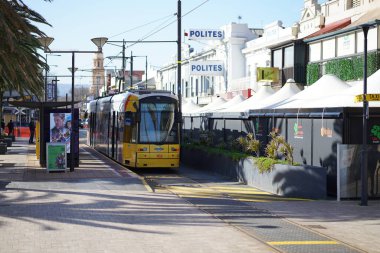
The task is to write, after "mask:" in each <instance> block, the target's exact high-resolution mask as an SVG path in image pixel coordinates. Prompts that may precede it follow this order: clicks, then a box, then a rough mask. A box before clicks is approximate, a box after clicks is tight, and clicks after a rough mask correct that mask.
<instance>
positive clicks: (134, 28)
mask: <svg viewBox="0 0 380 253" xmlns="http://www.w3.org/2000/svg"><path fill="white" fill-rule="evenodd" d="M171 16H172V14H170V15H167V16H165V17H161V18H158V19H155V20H153V21H150V22H148V23H145V24H143V25H139V26H136V27H133V28H131V29H129V30H126V31H123V32H121V33H118V34H115V35H112V36H110V37H108V38H114V37H116V36H119V35H122V34H124V33H128V32H131V31H134V30H137V29H139V28H141V27H144V26H147V25H150V24H153V23H156V22H158V21H160V20H162V19H166V18H168V17H171Z"/></svg>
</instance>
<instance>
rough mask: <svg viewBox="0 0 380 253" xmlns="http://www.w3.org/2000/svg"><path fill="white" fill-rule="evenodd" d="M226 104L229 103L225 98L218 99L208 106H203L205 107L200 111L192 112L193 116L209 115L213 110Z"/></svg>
mask: <svg viewBox="0 0 380 253" xmlns="http://www.w3.org/2000/svg"><path fill="white" fill-rule="evenodd" d="M226 102H227V100H225V99H224V98H222V97H218V98H217V99H215V100H214V101H212V102H211V103H209V104H208V105H206V106H203V107H201V108H199V109H198V110H194V111H193V112H192V114H199V113H207V112H208V111H209V110H211V109H212V108H216V107H218V106H221V105H222V104H224V103H226Z"/></svg>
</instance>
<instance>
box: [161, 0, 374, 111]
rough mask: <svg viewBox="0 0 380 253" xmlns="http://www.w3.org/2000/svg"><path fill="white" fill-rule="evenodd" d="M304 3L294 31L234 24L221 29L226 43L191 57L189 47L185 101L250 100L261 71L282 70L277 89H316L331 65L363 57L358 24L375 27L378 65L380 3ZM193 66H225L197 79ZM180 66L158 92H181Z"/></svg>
mask: <svg viewBox="0 0 380 253" xmlns="http://www.w3.org/2000/svg"><path fill="white" fill-rule="evenodd" d="M303 4H304V5H303V8H302V10H301V12H300V19H299V21H298V22H297V23H295V24H293V25H292V26H290V27H283V25H282V22H281V21H275V22H273V23H270V24H268V25H266V26H264V28H263V29H250V28H248V25H247V24H235V23H231V24H229V25H226V26H223V27H222V28H221V29H222V30H223V31H224V35H225V36H224V38H223V40H220V41H212V42H209V43H208V46H207V47H205V48H204V50H203V51H201V52H190V47H189V46H188V45H184V46H183V48H182V55H183V57H182V59H183V60H182V69H181V71H182V80H181V84H180V85H181V90H182V96H183V97H184V98H185V100H186V99H191V100H193V101H194V102H196V103H197V104H207V103H210V102H211V101H212V100H213V99H214V98H216V97H219V96H222V97H225V98H231V97H233V96H234V95H237V94H243V95H245V96H246V97H249V96H250V95H251V94H254V93H255V92H256V91H257V90H258V89H259V88H260V86H261V83H258V82H257V81H256V80H257V74H256V73H257V68H259V67H275V68H278V69H279V75H280V76H279V82H278V83H272V84H271V85H272V86H278V87H281V86H282V85H283V84H284V83H285V82H286V80H287V79H289V78H292V79H294V80H295V81H296V83H298V84H299V85H301V86H302V85H308V84H311V83H313V81H316V80H317V79H318V78H319V77H320V76H321V75H323V74H325V73H331V72H329V71H328V69H332V67H329V65H328V64H327V65H326V63H327V62H329V61H332V60H337V59H340V58H352V57H353V56H354V57H356V56H359V55H360V54H362V53H363V32H362V31H361V28H360V27H359V25H361V24H364V23H368V22H372V23H373V27H372V28H371V29H370V31H369V33H368V42H369V44H368V50H369V51H370V52H371V53H374V56H372V54H371V57H373V58H376V59H377V60H375V61H376V62H377V61H378V58H379V57H378V53H377V51H378V49H379V45H380V42H379V41H380V39H379V28H378V26H377V23H376V22H375V20H376V19H379V18H380V9H379V7H380V0H329V1H326V2H324V3H322V4H320V3H319V2H318V0H304V3H303ZM192 61H204V62H207V61H220V62H223V74H221V75H215V76H209V75H194V74H192V73H191V71H190V66H191V62H192ZM175 62H176V57H175V58H174V59H173V61H172V63H170V64H167V65H166V66H164V67H162V68H161V69H159V70H158V76H157V79H158V82H157V89H163V90H171V91H172V92H173V93H177V89H178V87H177V76H176V73H177V71H176V70H177V64H176V63H175ZM359 62H360V61H359ZM375 65H376V66H373V68H374V69H376V70H377V69H378V68H379V66H378V65H380V64H378V63H376V64H375ZM336 69H338V70H340V68H336ZM351 72H352V71H351ZM310 73H313V74H310ZM315 73H317V74H315ZM334 74H335V73H334ZM338 77H340V78H342V76H339V75H338ZM342 79H343V80H348V79H347V78H342Z"/></svg>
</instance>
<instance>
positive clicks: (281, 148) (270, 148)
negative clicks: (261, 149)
mask: <svg viewBox="0 0 380 253" xmlns="http://www.w3.org/2000/svg"><path fill="white" fill-rule="evenodd" d="M269 136H270V138H271V140H270V142H269V143H268V144H267V146H266V148H265V153H266V155H267V157H268V158H270V159H273V160H277V159H279V158H280V156H281V155H282V156H284V157H285V160H286V161H287V163H288V164H293V147H292V146H291V145H290V144H289V143H287V142H286V141H285V138H284V136H281V135H278V134H277V133H276V132H271V133H270V134H269Z"/></svg>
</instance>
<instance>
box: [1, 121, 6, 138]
mask: <svg viewBox="0 0 380 253" xmlns="http://www.w3.org/2000/svg"><path fill="white" fill-rule="evenodd" d="M4 129H5V122H4V119H2V120H1V134H3V133H4Z"/></svg>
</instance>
